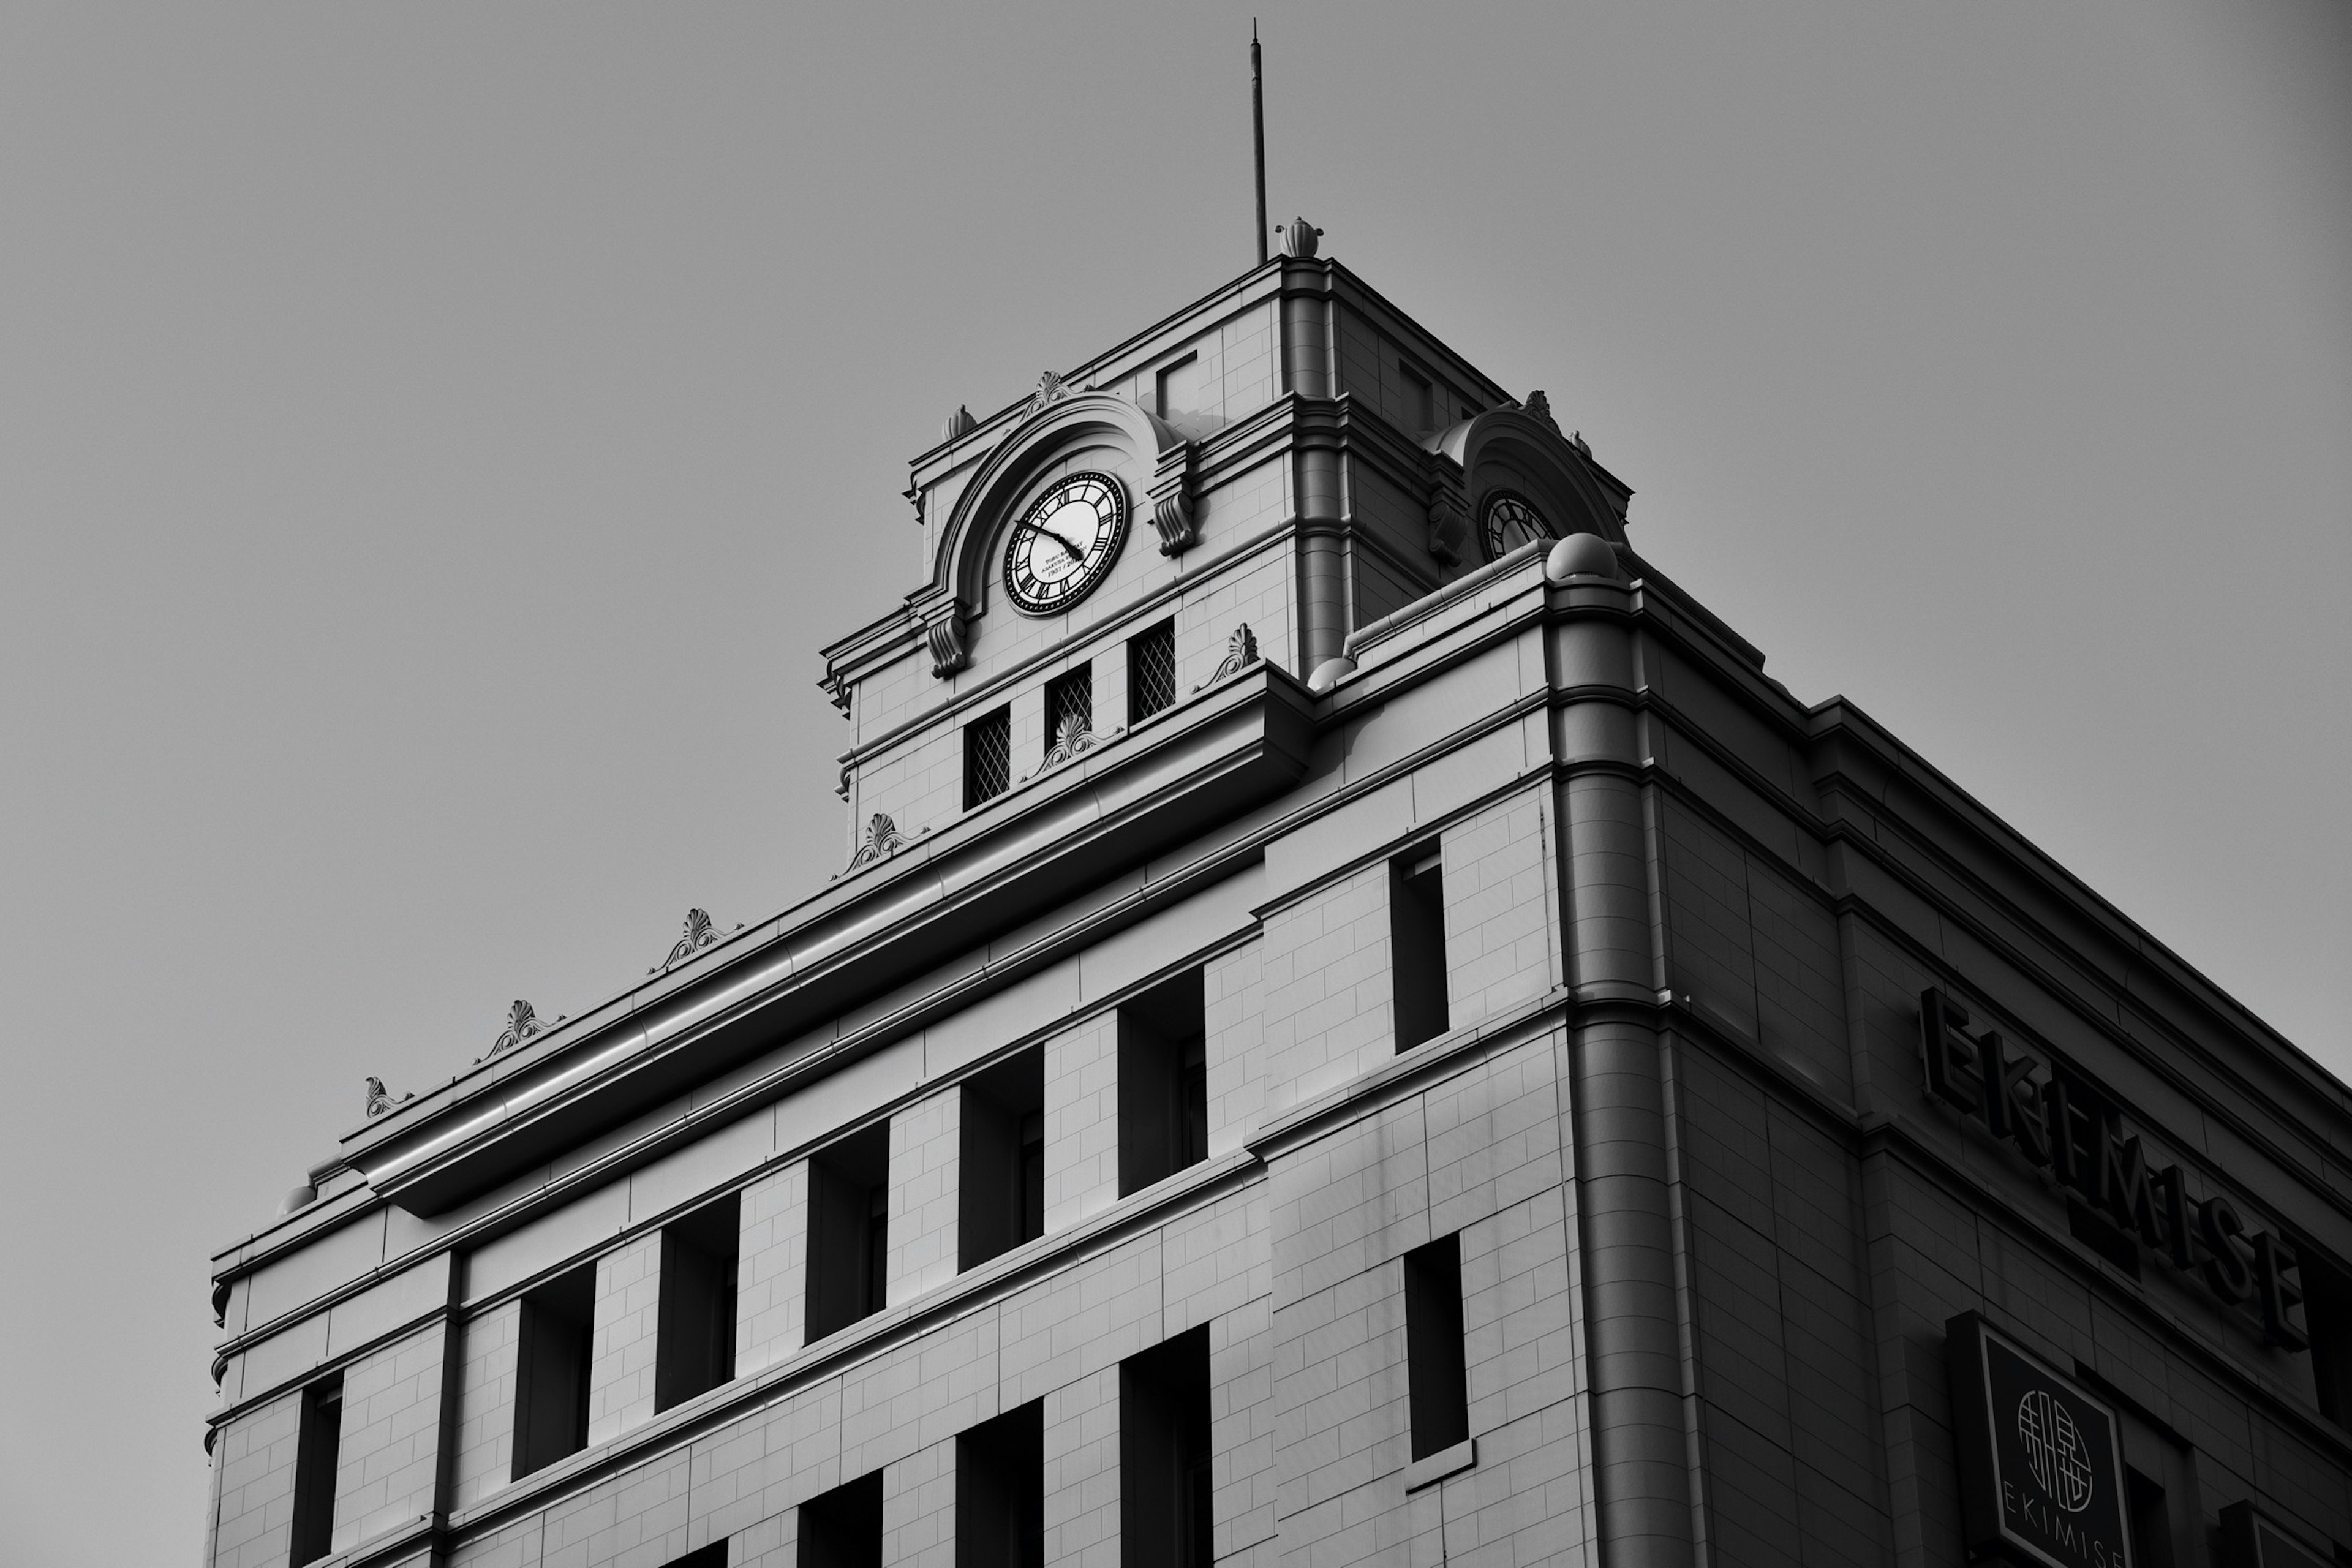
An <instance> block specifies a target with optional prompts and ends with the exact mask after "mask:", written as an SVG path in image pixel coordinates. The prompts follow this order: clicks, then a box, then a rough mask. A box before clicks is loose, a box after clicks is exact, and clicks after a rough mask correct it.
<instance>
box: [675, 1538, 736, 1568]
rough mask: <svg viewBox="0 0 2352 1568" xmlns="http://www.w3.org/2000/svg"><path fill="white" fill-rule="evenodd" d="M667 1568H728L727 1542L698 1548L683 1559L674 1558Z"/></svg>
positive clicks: (713, 1543)
mask: <svg viewBox="0 0 2352 1568" xmlns="http://www.w3.org/2000/svg"><path fill="white" fill-rule="evenodd" d="M667 1568H727V1542H724V1541H714V1542H711V1543H710V1544H709V1545H708V1546H700V1547H697V1548H696V1549H695V1550H693V1551H692V1552H688V1553H687V1554H686V1555H685V1556H683V1557H673V1558H671V1559H670V1560H669V1562H668V1563H667Z"/></svg>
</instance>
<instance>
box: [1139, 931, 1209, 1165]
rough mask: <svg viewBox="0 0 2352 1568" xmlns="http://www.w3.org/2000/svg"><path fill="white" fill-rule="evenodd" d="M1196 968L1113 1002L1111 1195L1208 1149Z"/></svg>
mask: <svg viewBox="0 0 2352 1568" xmlns="http://www.w3.org/2000/svg"><path fill="white" fill-rule="evenodd" d="M1204 998H1205V991H1204V981H1203V975H1202V971H1200V970H1198V969H1191V970H1187V971H1185V972H1184V973H1181V974H1180V975H1178V976H1176V977H1175V978H1174V979H1173V980H1169V981H1165V982H1162V983H1161V984H1158V985H1155V986H1153V987H1152V988H1151V989H1150V990H1149V991H1147V992H1145V993H1144V994H1142V995H1140V996H1138V997H1137V998H1136V999H1135V1000H1133V1001H1132V1002H1129V1003H1128V1004H1127V1005H1124V1006H1122V1007H1120V1008H1119V1010H1118V1195H1119V1196H1121V1197H1125V1196H1127V1194H1129V1193H1135V1192H1140V1191H1142V1190H1143V1189H1144V1188H1145V1187H1148V1186H1150V1184H1152V1183H1154V1182H1156V1181H1159V1180H1160V1179H1161V1178H1162V1177H1165V1176H1170V1175H1173V1174H1174V1173H1176V1172H1178V1171H1181V1170H1182V1169H1183V1168H1184V1167H1186V1166H1187V1165H1194V1164H1198V1163H1200V1162H1202V1160H1205V1159H1207V1158H1208V1157H1209V1087H1208V1050H1207V1045H1208V1040H1207V1026H1206V1022H1207V1021H1206V1013H1207V1008H1206V1006H1205V1005H1204Z"/></svg>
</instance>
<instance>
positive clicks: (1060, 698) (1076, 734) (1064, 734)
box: [1045, 664, 1095, 763]
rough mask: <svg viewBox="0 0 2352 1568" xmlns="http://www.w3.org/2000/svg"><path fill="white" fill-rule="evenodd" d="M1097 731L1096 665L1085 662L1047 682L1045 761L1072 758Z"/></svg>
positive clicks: (1053, 761) (1057, 761) (1058, 761)
mask: <svg viewBox="0 0 2352 1568" xmlns="http://www.w3.org/2000/svg"><path fill="white" fill-rule="evenodd" d="M1094 732H1095V672H1094V666H1092V665H1090V664H1082V665H1080V666H1078V668H1076V669H1073V670H1070V671H1069V672H1067V673H1066V674H1063V675H1057V676H1055V678H1054V679H1051V680H1049V681H1047V682H1046V683H1045V760H1046V761H1047V762H1049V763H1066V762H1067V761H1069V760H1070V759H1071V758H1072V757H1074V756H1076V754H1077V753H1078V752H1080V751H1081V750H1083V749H1084V748H1085V746H1086V743H1087V742H1089V741H1091V740H1093V739H1094Z"/></svg>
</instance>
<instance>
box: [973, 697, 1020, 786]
mask: <svg viewBox="0 0 2352 1568" xmlns="http://www.w3.org/2000/svg"><path fill="white" fill-rule="evenodd" d="M1012 787H1013V710H1011V709H1010V708H999V709H997V710H995V711H993V712H991V713H986V714H983V715H982V716H981V717H980V718H977V719H975V720H973V721H971V723H969V724H966V725H965V726H964V727H963V807H964V809H965V810H966V811H970V810H971V808H972V807H973V806H975V805H980V804H982V802H983V801H991V800H994V799H995V798H996V797H997V796H998V795H1003V793H1004V792H1005V791H1006V790H1008V789H1011V788H1012Z"/></svg>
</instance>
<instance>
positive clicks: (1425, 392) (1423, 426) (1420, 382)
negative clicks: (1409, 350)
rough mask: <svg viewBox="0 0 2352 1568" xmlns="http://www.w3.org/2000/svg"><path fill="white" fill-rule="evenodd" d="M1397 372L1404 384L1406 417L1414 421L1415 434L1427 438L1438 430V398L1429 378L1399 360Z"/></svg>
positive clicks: (1410, 364) (1411, 365) (1408, 363)
mask: <svg viewBox="0 0 2352 1568" xmlns="http://www.w3.org/2000/svg"><path fill="white" fill-rule="evenodd" d="M1397 370H1398V373H1399V374H1400V375H1401V376H1402V379H1403V382H1404V411H1405V417H1406V418H1408V419H1410V420H1412V430H1413V434H1415V435H1417V436H1425V435H1427V434H1428V433H1429V432H1431V431H1432V430H1434V429H1436V428H1437V397H1436V394H1435V393H1434V391H1433V389H1432V388H1431V386H1430V384H1429V377H1428V376H1426V375H1424V374H1422V373H1421V371H1420V370H1419V369H1418V368H1416V367H1415V366H1414V365H1413V364H1412V363H1410V362H1408V361H1404V360H1399V361H1398V362H1397Z"/></svg>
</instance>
